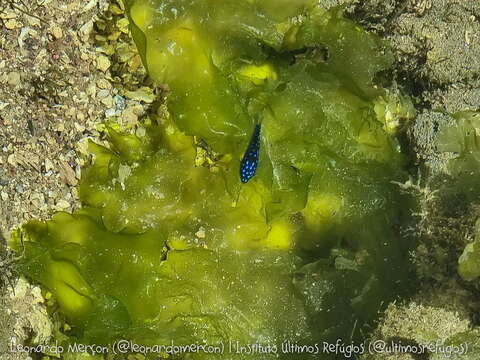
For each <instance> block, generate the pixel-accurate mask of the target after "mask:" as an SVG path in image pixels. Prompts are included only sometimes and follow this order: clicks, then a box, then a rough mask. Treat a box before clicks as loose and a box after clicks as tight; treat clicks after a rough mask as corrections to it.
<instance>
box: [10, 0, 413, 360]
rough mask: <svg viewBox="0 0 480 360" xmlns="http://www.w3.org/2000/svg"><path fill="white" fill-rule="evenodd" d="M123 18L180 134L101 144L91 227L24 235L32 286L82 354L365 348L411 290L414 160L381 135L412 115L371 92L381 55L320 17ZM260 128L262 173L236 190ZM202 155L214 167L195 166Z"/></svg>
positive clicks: (136, 4) (389, 134)
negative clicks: (139, 349) (110, 345)
mask: <svg viewBox="0 0 480 360" xmlns="http://www.w3.org/2000/svg"><path fill="white" fill-rule="evenodd" d="M126 8H127V13H128V16H129V19H130V23H131V28H132V34H133V36H134V39H135V41H136V43H137V46H138V48H139V51H140V54H141V56H142V60H143V62H144V65H145V66H146V69H147V71H148V72H149V74H150V76H151V77H152V78H153V80H155V81H156V82H157V83H166V84H168V86H169V88H170V93H169V95H168V98H167V105H168V108H169V112H170V114H171V116H170V117H160V116H158V117H157V118H156V119H154V120H155V121H153V122H152V123H151V124H145V133H144V135H143V132H137V134H142V136H136V135H127V134H121V133H119V132H117V131H114V130H110V131H109V142H110V147H109V148H106V147H103V146H100V145H97V144H94V143H90V151H91V153H92V155H93V161H92V164H91V165H90V166H88V167H86V168H85V169H84V170H83V172H82V180H81V184H80V191H79V193H80V198H81V201H82V204H83V208H82V210H80V211H78V212H76V213H74V214H67V213H57V214H56V215H54V216H53V218H52V220H50V221H47V222H31V223H28V224H26V225H25V226H24V227H23V228H22V229H21V230H20V232H21V233H22V234H23V238H24V244H25V249H26V250H25V251H26V256H25V260H24V262H23V264H22V267H21V270H22V272H23V273H24V274H25V275H27V276H29V277H30V278H32V279H34V280H35V281H38V282H40V283H41V284H43V285H44V286H45V287H46V288H48V289H49V290H50V291H51V292H52V293H53V294H54V296H55V298H56V299H57V302H58V304H59V306H60V307H61V310H62V311H63V313H64V314H65V315H66V318H67V321H68V322H69V324H70V325H71V326H72V332H71V336H75V337H76V338H78V339H81V340H82V341H85V342H95V343H100V342H111V341H113V340H115V339H118V338H126V339H131V340H133V341H135V342H136V343H141V344H162V343H164V344H165V343H166V344H170V342H171V341H172V340H173V341H174V343H176V344H190V343H193V342H207V343H209V344H218V343H221V342H223V343H225V344H226V343H227V342H228V341H229V340H231V341H232V342H235V343H236V342H237V341H239V343H240V344H247V343H260V344H264V345H266V344H270V345H277V346H279V352H278V354H264V355H262V356H263V357H262V359H267V358H270V357H272V358H276V357H277V356H278V357H280V358H285V359H290V358H310V357H315V358H318V357H319V356H320V355H312V354H300V355H298V354H297V355H292V354H288V353H286V354H282V353H281V350H280V345H281V343H282V342H283V341H286V340H289V341H291V342H297V343H299V344H314V343H320V342H321V341H324V340H329V339H337V338H343V339H344V340H345V342H349V341H353V340H360V339H361V338H362V333H364V325H365V324H368V323H369V322H371V321H372V320H374V319H375V318H376V316H377V312H378V310H379V309H380V308H381V306H382V304H386V303H388V302H389V301H390V300H392V299H393V298H395V297H396V296H397V295H398V294H399V293H401V292H402V289H403V288H405V283H406V281H407V280H408V270H407V269H408V261H407V251H408V249H409V242H408V239H406V238H404V237H402V236H401V235H400V228H401V226H402V222H404V221H405V215H404V214H405V213H407V210H408V208H407V207H408V200H407V199H405V198H403V197H402V196H401V195H400V194H399V192H398V188H397V185H394V184H393V183H392V181H402V180H403V177H404V176H405V174H404V172H403V170H402V167H403V166H404V159H403V157H402V155H401V153H400V145H399V143H398V141H397V140H396V138H395V136H394V133H395V126H393V127H392V126H386V122H385V121H387V120H388V121H389V122H390V124H393V123H395V119H393V118H392V116H393V115H391V114H394V113H395V112H392V111H390V110H389V108H388V106H390V105H389V104H390V103H392V104H393V103H398V104H401V103H404V102H405V100H404V99H402V100H391V99H390V100H391V101H390V100H389V101H390V102H388V101H386V100H384V99H389V97H387V96H386V94H385V93H384V92H383V91H382V90H381V89H379V88H377V87H376V86H375V85H374V83H373V78H374V76H375V74H376V73H378V72H379V71H381V70H384V69H386V68H388V66H389V65H390V56H389V55H388V51H387V50H385V48H384V46H383V44H382V43H381V42H380V41H379V40H378V39H377V38H376V37H375V36H373V35H371V34H368V33H366V32H365V31H364V30H362V29H361V28H359V27H358V26H357V25H355V24H354V23H352V22H351V21H349V20H346V19H345V18H343V16H342V13H341V11H340V9H332V10H329V11H326V10H325V9H323V8H322V7H321V6H319V5H318V4H317V2H316V1H304V0H297V1H279V0H275V1H273V0H267V1H255V0H243V1H228V0H224V1H212V0H197V1H185V0H183V1H182V0H175V1H162V0H148V1H147V0H131V1H126ZM392 106H393V105H392ZM382 107H383V108H382ZM397 112H398V113H405V112H406V111H403V110H402V111H400V110H399V111H397ZM386 114H389V115H388V119H387V115H386ZM386 119H387V120H386ZM256 121H261V122H262V135H261V149H260V154H261V155H260V162H259V170H258V172H257V175H256V176H255V177H254V178H253V179H251V180H250V182H248V183H247V184H241V182H240V178H239V172H238V170H239V164H240V160H241V157H242V155H243V152H244V150H245V148H246V146H247V144H248V141H249V137H250V134H251V132H252V130H253V126H254V124H255V122H256ZM391 121H393V122H391ZM194 139H196V141H194ZM200 139H201V142H202V144H204V145H205V146H204V147H203V149H204V150H203V151H204V153H209V154H215V156H213V155H212V156H211V158H212V159H213V160H212V159H210V157H209V160H210V161H205V162H203V161H198V152H197V151H196V150H197V144H198V141H199V140H200ZM205 149H207V151H206V150H205ZM196 154H197V159H196V158H195V156H196ZM202 163H204V165H208V166H203V165H201V164H202ZM196 165H197V166H196ZM198 165H199V166H198ZM17 239H18V236H17ZM17 246H19V247H20V245H19V244H17ZM321 356H322V357H321V358H328V356H327V355H326V354H323V355H321ZM248 357H249V356H248V355H245V354H243V355H242V354H233V353H229V354H224V355H223V356H222V358H223V359H230V358H248ZM186 358H192V359H193V358H195V359H196V358H199V359H200V358H211V357H208V355H205V354H201V353H200V354H190V355H189V356H187V357H186Z"/></svg>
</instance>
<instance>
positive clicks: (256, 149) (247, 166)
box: [240, 124, 261, 183]
mask: <svg viewBox="0 0 480 360" xmlns="http://www.w3.org/2000/svg"><path fill="white" fill-rule="evenodd" d="M260 130H261V125H260V124H256V125H255V130H253V134H252V138H251V139H250V143H249V144H248V147H247V150H246V151H245V155H243V159H242V162H241V164H240V179H241V180H242V182H243V183H246V182H248V180H250V179H251V178H252V177H254V176H255V172H256V171H257V166H258V156H259V154H260Z"/></svg>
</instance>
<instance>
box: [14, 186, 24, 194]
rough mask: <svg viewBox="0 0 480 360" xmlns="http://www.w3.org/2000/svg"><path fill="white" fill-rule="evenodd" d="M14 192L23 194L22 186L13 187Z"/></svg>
mask: <svg viewBox="0 0 480 360" xmlns="http://www.w3.org/2000/svg"><path fill="white" fill-rule="evenodd" d="M15 191H16V192H17V193H19V194H23V191H24V190H23V186H22V184H18V185H17V186H15Z"/></svg>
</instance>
